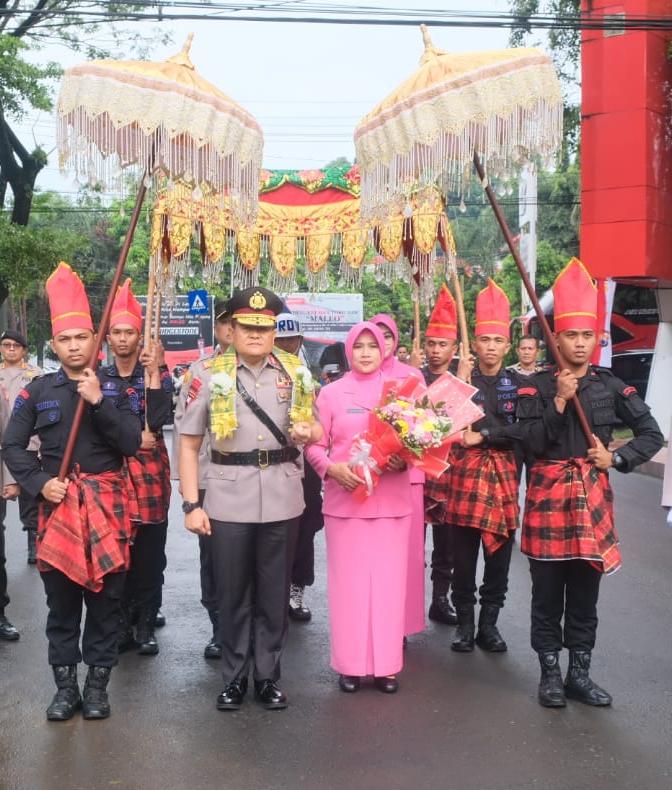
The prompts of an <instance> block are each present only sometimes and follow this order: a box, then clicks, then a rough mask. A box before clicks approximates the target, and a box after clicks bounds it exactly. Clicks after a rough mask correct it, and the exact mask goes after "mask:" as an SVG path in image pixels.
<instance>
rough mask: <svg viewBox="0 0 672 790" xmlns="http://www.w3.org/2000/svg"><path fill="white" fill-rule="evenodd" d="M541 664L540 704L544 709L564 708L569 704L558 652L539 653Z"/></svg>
mask: <svg viewBox="0 0 672 790" xmlns="http://www.w3.org/2000/svg"><path fill="white" fill-rule="evenodd" d="M539 664H540V666H541V679H540V680H539V704H540V705H543V707H544V708H564V707H565V705H566V704H567V702H566V700H565V689H564V686H563V685H562V674H561V672H560V659H559V658H558V653H557V651H548V652H545V653H539Z"/></svg>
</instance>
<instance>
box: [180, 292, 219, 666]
mask: <svg viewBox="0 0 672 790" xmlns="http://www.w3.org/2000/svg"><path fill="white" fill-rule="evenodd" d="M231 332H232V330H231V316H230V315H229V313H228V311H227V302H226V301H223V300H218V301H217V302H215V347H214V349H213V351H212V353H211V354H210V355H209V356H207V357H204V358H203V359H198V360H196V362H194V363H192V364H191V366H190V367H189V370H188V371H187V372H186V373H185V374H184V378H183V381H182V387H181V388H180V392H179V395H178V398H177V403H176V404H175V418H174V422H173V452H172V456H171V464H170V467H171V471H172V477H173V479H174V480H179V479H180V475H179V463H180V425H181V422H182V417H183V416H184V410H185V408H186V405H187V403H189V402H190V401H191V400H193V398H194V397H195V395H196V390H195V389H194V388H193V387H192V381H200V380H201V374H202V373H203V371H204V370H208V369H209V368H211V367H212V362H213V360H214V358H215V357H216V356H217V355H219V354H223V353H224V352H225V351H226V350H227V349H228V348H229V346H230V345H231ZM209 462H210V444H209V440H208V434H206V435H205V436H204V437H203V443H202V444H201V449H200V452H199V454H198V501H199V502H200V504H201V505H203V500H204V499H205V473H206V471H207V469H208V464H209ZM180 493H181V486H180ZM198 552H199V557H200V566H201V573H200V576H201V603H202V604H203V607H204V608H205V611H206V612H207V613H208V617H209V618H210V622H211V624H212V636H211V637H210V640H209V641H208V643H207V644H206V646H205V650H204V651H203V656H204V658H209V659H219V658H221V657H222V646H221V645H220V644H219V637H218V636H217V591H216V589H215V568H214V564H213V558H212V539H211V537H210V535H199V536H198Z"/></svg>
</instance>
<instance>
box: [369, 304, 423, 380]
mask: <svg viewBox="0 0 672 790" xmlns="http://www.w3.org/2000/svg"><path fill="white" fill-rule="evenodd" d="M369 321H370V322H371V323H373V324H382V325H383V326H384V327H386V328H387V329H389V330H390V332H392V336H393V337H394V346H393V347H392V353H391V354H390V356H389V357H388V358H387V359H384V360H383V364H382V365H381V370H382V371H383V375H384V376H385V378H388V379H390V378H395V379H405V378H408V377H409V376H413V375H415V376H416V377H418V378H420V371H418V370H417V369H416V368H414V367H413V366H412V365H407V364H406V363H405V362H400V361H399V360H398V359H397V357H396V352H397V347H398V345H399V330H398V329H397V324H396V321H395V320H394V318H392V316H391V315H387V313H378V314H377V315H374V316H373V318H370V319H369ZM384 342H385V338H383V343H384ZM384 348H385V346H384V345H383V349H384ZM384 355H385V351H384V350H383V356H384Z"/></svg>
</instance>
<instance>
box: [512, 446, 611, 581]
mask: <svg viewBox="0 0 672 790" xmlns="http://www.w3.org/2000/svg"><path fill="white" fill-rule="evenodd" d="M521 549H522V551H523V553H524V554H527V556H528V557H532V558H533V559H536V560H576V559H580V560H587V561H588V562H590V563H591V565H593V566H594V567H595V568H597V570H599V571H602V572H603V573H614V572H615V571H617V570H618V569H619V568H620V567H621V552H620V550H619V548H618V536H617V535H616V528H615V526H614V495H613V492H612V490H611V486H610V485H609V475H608V474H607V472H601V471H600V470H599V469H598V468H597V467H596V466H595V465H594V464H591V463H590V462H588V461H587V460H586V459H584V458H569V459H568V460H566V461H537V462H536V463H535V464H534V466H533V467H532V469H531V471H530V482H529V485H528V487H527V498H526V501H525V515H524V516H523V534H522V540H521Z"/></svg>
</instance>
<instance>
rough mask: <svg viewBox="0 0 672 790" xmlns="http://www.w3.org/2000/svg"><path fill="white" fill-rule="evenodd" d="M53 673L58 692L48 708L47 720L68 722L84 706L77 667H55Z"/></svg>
mask: <svg viewBox="0 0 672 790" xmlns="http://www.w3.org/2000/svg"><path fill="white" fill-rule="evenodd" d="M53 671H54V680H55V681H56V688H57V689H58V691H57V692H56V694H54V698H53V699H52V701H51V704H50V705H49V707H48V708H47V719H48V720H49V721H67V720H68V719H71V718H72V717H73V716H74V714H75V711H77V710H79V708H81V706H82V697H81V695H80V693H79V686H78V685H77V667H76V665H74V664H72V665H69V666H66V665H60V666H54V667H53Z"/></svg>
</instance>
